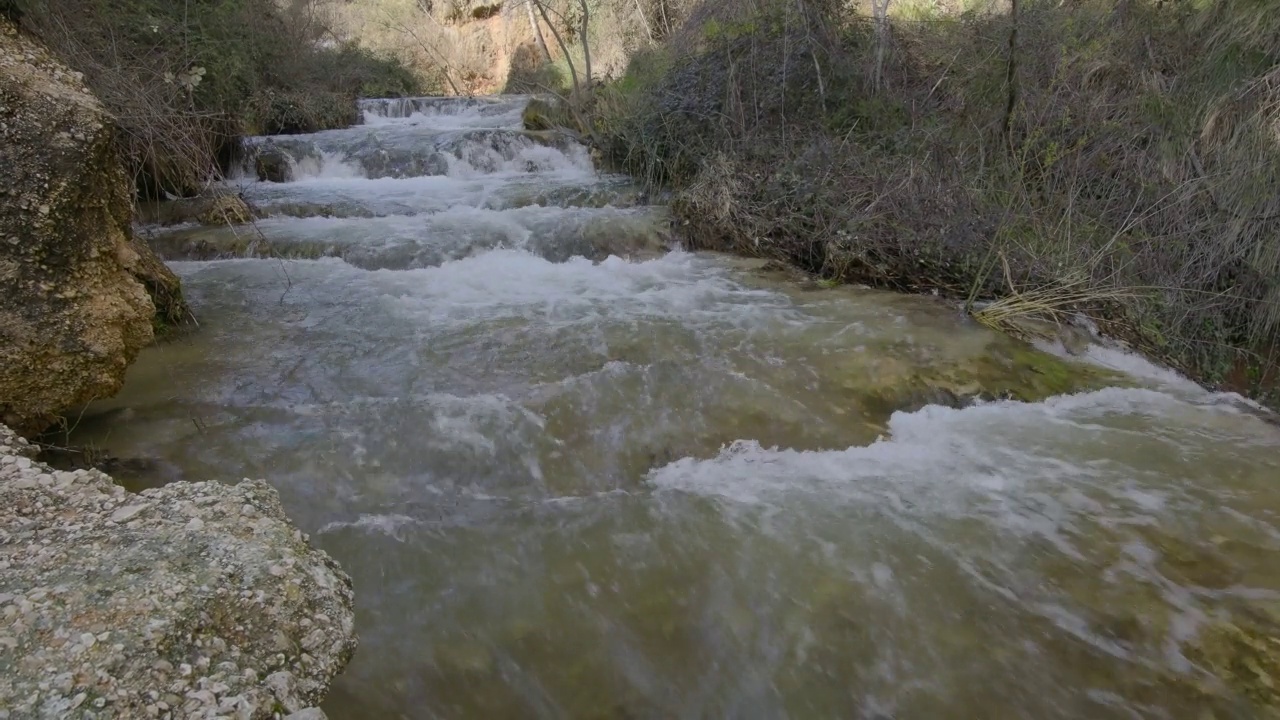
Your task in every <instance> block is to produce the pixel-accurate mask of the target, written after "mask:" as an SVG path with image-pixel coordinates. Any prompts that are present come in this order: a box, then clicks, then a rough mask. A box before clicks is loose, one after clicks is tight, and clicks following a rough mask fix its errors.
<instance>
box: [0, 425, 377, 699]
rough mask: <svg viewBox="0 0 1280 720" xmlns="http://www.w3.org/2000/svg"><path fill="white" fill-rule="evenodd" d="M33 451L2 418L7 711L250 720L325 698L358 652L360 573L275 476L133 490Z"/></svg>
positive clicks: (2, 657)
mask: <svg viewBox="0 0 1280 720" xmlns="http://www.w3.org/2000/svg"><path fill="white" fill-rule="evenodd" d="M33 455H34V449H33V448H32V447H31V446H29V445H27V444H26V443H25V441H23V440H21V439H20V438H19V437H17V436H16V435H15V434H14V433H13V432H12V431H10V430H9V429H8V428H5V427H3V426H0V709H3V710H5V711H7V712H8V713H10V715H8V717H12V718H63V717H73V716H74V717H81V716H84V717H100V718H144V717H162V718H164V717H167V718H205V717H208V718H213V717H220V718H248V719H250V720H252V719H256V718H271V717H273V714H275V713H279V715H288V714H290V713H297V712H301V711H304V710H307V709H308V708H312V707H314V706H316V705H318V704H319V702H320V700H321V699H322V698H323V696H324V694H325V692H326V691H327V690H328V687H329V684H330V682H331V681H332V680H333V678H334V677H335V676H336V675H337V674H338V673H339V672H340V671H341V670H342V668H343V667H345V665H346V664H347V662H348V661H349V660H350V658H351V655H352V654H353V653H354V651H355V648H356V635H355V631H354V627H353V624H354V615H353V604H352V592H351V581H350V579H349V578H348V577H347V575H346V574H345V573H343V572H342V570H341V569H339V568H338V567H337V565H336V564H335V563H334V562H333V560H332V559H330V558H329V556H328V555H326V554H325V553H323V552H321V551H319V550H316V549H314V548H312V547H311V546H310V545H309V544H308V540H307V538H306V536H304V535H303V534H302V533H301V532H300V531H298V530H297V529H296V528H294V527H293V526H292V525H290V523H289V521H288V519H287V518H286V517H285V515H284V513H283V511H282V510H281V507H280V501H279V498H278V496H277V495H276V493H275V491H274V490H272V489H271V487H269V486H268V485H266V484H265V483H263V482H260V481H250V480H245V481H243V482H241V483H239V484H238V485H226V484H222V483H217V482H203V483H185V482H181V483H174V484H172V485H167V486H165V487H163V488H158V489H153V490H146V491H144V492H142V493H141V494H138V495H133V494H130V493H126V492H125V491H124V489H123V488H121V487H119V486H117V485H115V484H113V483H112V482H111V478H109V477H107V476H106V475H104V474H102V473H100V472H97V471H93V470H82V471H76V472H57V471H53V470H51V469H49V468H48V467H47V466H45V465H42V464H41V463H38V462H36V461H34V460H33V459H32V456H33ZM317 712H318V711H312V712H311V714H310V715H309V716H313V717H323V715H322V714H321V715H317V714H316V713H317ZM84 713H90V714H89V715H85V714H84ZM309 716H308V715H303V716H302V717H309Z"/></svg>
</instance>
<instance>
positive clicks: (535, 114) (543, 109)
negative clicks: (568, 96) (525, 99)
mask: <svg viewBox="0 0 1280 720" xmlns="http://www.w3.org/2000/svg"><path fill="white" fill-rule="evenodd" d="M521 117H522V119H523V121H524V129H525V130H531V131H535V132H537V131H547V130H562V129H568V130H573V131H576V132H582V130H583V128H582V125H581V123H579V122H578V121H577V120H576V118H575V117H574V115H573V112H572V111H571V110H570V109H569V106H568V104H567V103H565V102H564V101H563V100H559V99H554V100H547V99H543V98H534V99H532V100H530V101H529V104H528V105H526V106H525V108H524V113H523V115H522V116H521Z"/></svg>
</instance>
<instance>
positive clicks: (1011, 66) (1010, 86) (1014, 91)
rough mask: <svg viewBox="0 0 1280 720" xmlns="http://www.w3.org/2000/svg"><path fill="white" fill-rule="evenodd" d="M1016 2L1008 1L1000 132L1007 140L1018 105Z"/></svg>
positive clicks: (1013, 0)
mask: <svg viewBox="0 0 1280 720" xmlns="http://www.w3.org/2000/svg"><path fill="white" fill-rule="evenodd" d="M1017 52H1018V0H1009V63H1008V65H1007V66H1006V68H1005V78H1004V83H1005V91H1006V93H1007V97H1006V100H1005V107H1004V122H1003V123H1002V124H1001V126H1000V132H1001V134H1002V135H1004V137H1005V139H1006V140H1007V139H1008V137H1009V131H1010V130H1011V129H1012V127H1013V110H1014V107H1015V106H1016V105H1017V103H1018V75H1017V71H1018V64H1017V63H1018V56H1017Z"/></svg>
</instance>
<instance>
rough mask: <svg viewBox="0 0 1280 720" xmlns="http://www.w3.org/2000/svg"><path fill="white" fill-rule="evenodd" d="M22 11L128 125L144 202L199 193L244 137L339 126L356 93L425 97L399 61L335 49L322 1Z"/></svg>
mask: <svg viewBox="0 0 1280 720" xmlns="http://www.w3.org/2000/svg"><path fill="white" fill-rule="evenodd" d="M17 3H18V5H19V7H21V8H22V10H23V16H22V27H23V28H24V29H25V30H26V31H28V32H31V33H33V34H35V35H36V36H37V37H39V38H40V39H41V40H42V41H43V42H44V43H45V44H46V45H48V46H49V47H50V49H51V50H53V51H54V53H55V54H57V55H59V56H60V57H61V58H62V59H63V60H64V61H65V62H66V63H67V64H68V65H69V66H70V67H71V68H73V69H75V70H78V71H80V72H83V73H84V74H85V77H86V81H87V82H88V84H89V87H90V89H92V90H93V91H94V93H95V94H96V95H97V97H98V98H99V99H100V100H101V101H102V102H103V104H104V105H105V106H106V108H107V109H108V110H109V111H110V112H111V113H112V114H113V115H115V117H116V118H117V120H118V121H119V123H120V125H121V127H122V129H123V131H124V136H125V140H124V147H123V151H124V155H125V157H126V159H127V160H128V161H129V163H130V165H131V167H132V168H133V169H134V172H135V175H136V177H137V179H138V186H139V190H140V191H141V192H142V194H143V195H144V196H146V197H163V196H164V195H165V194H170V195H179V196H189V195H193V194H196V193H198V192H199V191H200V190H201V189H202V187H203V186H204V185H205V184H206V183H208V182H209V181H210V180H211V179H213V178H215V177H217V175H218V173H219V169H220V165H221V164H222V163H224V162H225V161H227V160H228V159H229V157H230V155H231V154H232V153H233V151H234V149H235V148H236V147H238V143H239V137H240V135H241V134H242V133H244V132H246V131H248V132H253V131H258V130H261V129H264V128H265V129H282V128H283V129H287V128H290V127H296V128H298V129H317V128H319V127H333V126H335V125H336V124H345V123H347V122H350V120H351V119H352V116H353V114H354V111H355V108H354V105H355V97H356V96H357V95H358V94H361V93H364V92H366V91H367V90H369V89H376V90H380V91H384V92H385V91H388V90H389V91H392V92H394V91H395V90H396V89H397V88H399V89H400V91H402V92H409V91H412V90H415V89H416V88H415V87H414V86H416V80H415V79H414V78H413V77H412V76H411V75H409V74H408V73H407V72H406V71H404V69H403V68H402V67H401V66H400V65H399V64H398V63H397V62H395V61H394V60H392V59H388V58H384V57H379V56H376V55H374V54H372V53H370V52H368V51H366V50H363V49H361V48H358V47H355V46H353V45H350V44H341V43H337V42H335V41H334V39H333V37H332V33H331V32H330V29H329V22H330V18H329V17H328V13H327V12H325V11H324V8H322V7H321V6H320V5H319V4H318V3H319V0H290V1H289V2H284V3H281V2H277V0H222V1H221V2H217V3H211V2H202V3H174V2H171V1H170V0H17ZM312 111H314V112H312Z"/></svg>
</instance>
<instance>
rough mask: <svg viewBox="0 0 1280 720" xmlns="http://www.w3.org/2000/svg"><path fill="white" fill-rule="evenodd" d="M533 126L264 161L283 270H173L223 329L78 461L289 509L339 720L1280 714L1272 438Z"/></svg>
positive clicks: (245, 188)
mask: <svg viewBox="0 0 1280 720" xmlns="http://www.w3.org/2000/svg"><path fill="white" fill-rule="evenodd" d="M523 103H524V100H523V99H521V98H485V99H475V100H439V99H436V100H417V101H373V102H368V103H366V106H365V111H366V122H365V124H363V125H361V126H358V127H354V128H351V129H348V130H341V131H331V132H325V133H319V134H316V135H311V136H295V137H290V138H262V139H257V140H255V146H256V148H257V150H259V151H261V152H263V153H268V152H273V153H277V154H283V155H284V156H285V158H286V161H287V162H286V164H287V167H288V169H289V171H290V173H291V176H290V177H291V178H292V179H291V180H290V181H289V182H279V183H275V182H258V181H256V180H254V179H252V178H251V177H248V178H246V179H243V180H240V181H238V182H237V184H238V186H239V188H240V190H241V191H242V192H243V193H244V194H245V196H246V197H248V198H249V199H250V200H252V201H253V202H254V203H255V204H257V205H258V206H259V207H260V208H262V209H263V210H264V212H265V213H266V217H265V218H263V219H261V220H260V221H259V223H258V226H259V229H260V232H261V235H258V234H256V233H254V232H252V231H250V230H247V229H244V228H241V229H237V230H236V231H235V232H232V231H231V230H229V229H225V228H224V229H210V228H195V227H177V228H170V229H167V230H165V231H164V232H163V233H161V234H159V235H157V236H156V237H155V238H154V241H155V242H156V243H157V246H158V247H162V248H164V249H165V251H166V252H167V253H168V254H169V255H170V256H171V257H178V258H187V260H185V261H182V262H177V263H175V268H176V270H177V271H178V272H179V273H180V274H181V275H182V277H183V279H184V282H185V283H186V287H187V292H188V293H189V296H190V299H191V301H192V304H193V305H194V307H195V309H196V312H197V313H198V315H199V317H200V319H201V323H202V327H201V328H200V330H199V331H198V332H196V333H194V334H192V335H190V336H187V337H184V338H182V339H180V340H177V341H174V342H169V343H166V344H163V345H161V346H159V347H157V348H154V349H151V350H149V351H147V352H146V353H144V356H143V357H142V358H141V359H140V361H139V362H138V364H137V365H136V366H135V367H134V368H133V369H132V370H131V371H130V372H131V374H130V378H129V382H128V384H127V387H126V388H125V391H124V392H123V393H122V394H121V395H120V396H119V397H118V398H115V399H113V400H111V401H109V402H105V403H101V404H99V405H97V406H95V407H94V408H93V409H92V410H91V412H90V413H89V414H87V415H86V417H85V418H83V419H82V420H81V422H80V424H79V426H78V428H77V438H75V439H76V440H78V441H79V442H92V443H95V444H97V445H100V446H103V447H105V448H107V449H109V450H110V451H112V452H113V453H115V454H116V455H120V456H141V457H151V458H158V459H159V461H160V464H161V475H163V476H164V477H166V478H168V479H178V478H181V479H204V478H224V479H230V480H234V479H236V478H240V477H246V476H253V477H263V478H267V479H268V480H270V482H272V483H273V484H274V485H275V487H277V488H278V489H279V490H280V493H281V495H282V498H283V500H284V503H285V506H286V509H287V510H288V511H289V513H290V515H291V516H292V517H293V518H295V520H296V522H297V523H298V524H299V525H300V526H302V527H303V529H305V530H306V531H308V532H310V533H312V536H313V538H314V540H315V541H316V542H317V543H318V544H319V545H320V546H321V547H323V548H324V549H325V550H327V551H328V552H330V553H331V554H332V555H334V556H335V557H336V558H337V559H338V560H339V561H340V562H341V564H342V565H343V567H344V568H346V570H347V571H348V572H349V573H350V574H351V575H352V577H353V579H354V582H355V587H356V594H357V604H358V616H357V617H358V629H359V631H360V634H361V646H360V650H359V652H358V653H357V655H356V658H355V660H354V662H353V663H352V665H351V666H350V667H349V669H348V670H347V672H346V673H345V675H344V676H343V677H342V678H341V679H340V680H339V682H338V684H337V686H336V687H335V689H334V691H333V693H332V695H331V696H330V699H329V701H328V703H327V705H326V710H327V711H328V712H329V713H330V715H331V717H334V718H337V719H343V718H366V717H369V718H373V717H377V718H384V717H385V718H396V717H404V718H957V719H959V718H1032V719H1036V720H1040V719H1047V718H1139V717H1142V718H1194V719H1197V720H1199V719H1201V718H1210V717H1212V718H1253V717H1276V715H1275V714H1274V713H1276V712H1278V711H1280V710H1278V708H1280V704H1278V703H1277V701H1276V694H1275V692H1276V687H1277V686H1276V685H1275V683H1280V660H1278V658H1280V633H1278V632H1277V631H1276V628H1277V627H1280V561H1278V560H1277V558H1278V556H1277V554H1276V551H1277V549H1280V518H1278V517H1277V512H1278V511H1280V452H1278V451H1280V430H1278V429H1277V428H1276V427H1275V426H1273V425H1272V424H1270V423H1268V422H1266V421H1264V420H1263V419H1260V418H1259V417H1258V413H1255V412H1253V411H1252V410H1250V409H1249V408H1248V407H1246V406H1245V405H1244V404H1243V403H1242V402H1240V401H1239V399H1238V398H1234V397H1232V396H1225V395H1217V394H1212V393H1208V392H1206V391H1203V390H1201V389H1199V388H1197V387H1196V386H1194V385H1192V384H1190V383H1188V382H1186V381H1183V380H1181V379H1179V378H1177V377H1176V376H1174V375H1172V374H1171V373H1165V372H1161V371H1158V370H1157V369H1155V368H1153V367H1151V366H1150V365H1148V364H1146V363H1144V362H1142V361H1140V360H1138V359H1136V358H1134V357H1132V356H1128V355H1124V354H1123V353H1120V352H1118V351H1114V350H1108V349H1105V348H1103V347H1099V346H1095V347H1093V348H1091V349H1090V351H1089V353H1088V356H1087V357H1086V358H1084V359H1083V360H1082V361H1081V362H1085V363H1092V365H1098V364H1103V365H1106V364H1110V365H1111V366H1113V367H1115V368H1118V369H1119V372H1118V373H1113V374H1106V373H1097V372H1090V371H1087V370H1064V368H1069V367H1070V366H1069V365H1068V364H1065V363H1063V362H1062V361H1059V360H1056V359H1054V358H1050V357H1048V356H1042V355H1040V354H1038V353H1035V352H1032V351H1030V350H1028V349H1027V348H1025V347H1023V346H1021V345H1020V344H1018V343H1016V342H1013V341H1011V340H1009V339H1008V338H1004V337H1002V336H997V335H995V334H993V333H990V332H989V331H987V330H984V329H983V328H980V327H977V326H975V325H973V324H971V323H967V322H965V321H964V319H963V318H962V317H961V316H960V314H959V313H958V312H957V311H956V309H955V308H953V307H951V306H948V305H946V304H944V303H941V302H938V301H935V300H932V299H927V298H918V297H906V296H898V295H892V294H886V293H880V292H875V291H870V290H863V289H857V288H848V287H843V288H825V287H822V286H820V285H816V284H813V283H808V282H803V281H800V280H797V279H796V278H793V277H789V276H787V275H786V274H785V273H781V272H775V271H772V270H770V269H768V268H765V267H762V266H760V264H758V263H750V262H746V261H740V260H734V259H731V258H726V257H721V256H716V255H708V254H700V253H688V252H684V251H681V250H679V249H678V248H675V249H669V248H668V245H667V242H668V240H667V239H668V235H669V233H668V230H667V228H666V226H667V223H668V220H667V217H666V215H665V212H664V210H663V209H662V208H660V207H652V206H646V205H645V204H644V197H643V196H642V195H641V194H639V193H637V192H636V191H635V190H634V188H632V187H631V186H630V184H629V183H628V182H627V181H626V179H625V178H619V177H614V176H609V175H602V174H599V173H597V172H596V171H594V170H593V169H592V166H591V162H590V159H589V157H588V156H587V154H586V152H585V151H584V150H583V149H582V148H580V147H578V146H576V145H574V144H572V143H570V142H568V141H565V140H563V139H559V138H556V137H553V136H547V135H538V134H531V133H524V132H522V131H521V130H519V126H520V112H521V109H522V106H523ZM230 255H236V256H238V257H236V258H232V259H216V260H208V259H206V258H210V257H218V256H230ZM196 258H200V259H196ZM1073 362H1075V361H1073ZM1064 378H1065V379H1064ZM1063 383H1066V384H1068V385H1072V386H1073V387H1079V388H1081V389H1080V390H1079V391H1078V392H1075V393H1070V394H1054V393H1058V392H1060V391H1062V390H1065V389H1068V388H1066V387H1062V386H1061V385H1062V384H1063ZM939 388H942V389H939ZM1027 388H1030V389H1027ZM978 391H988V392H989V393H990V394H991V395H1000V394H1002V393H1003V394H1009V393H1012V394H1013V395H1015V396H1017V397H1023V398H1029V397H1032V396H1035V397H1043V398H1044V399H1041V400H1038V401H1035V402H1019V401H1015V400H991V401H988V402H980V403H978V404H976V405H970V406H968V407H962V408H961V407H958V406H959V405H960V403H957V402H954V400H955V399H956V398H957V397H962V396H971V395H974V394H976V393H977V392H978ZM931 400H941V401H943V402H942V404H930V401H931ZM136 480H137V481H138V482H147V481H154V478H138V479H136ZM1268 712H1270V713H1272V714H1271V715H1268V714H1267V713H1268Z"/></svg>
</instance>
